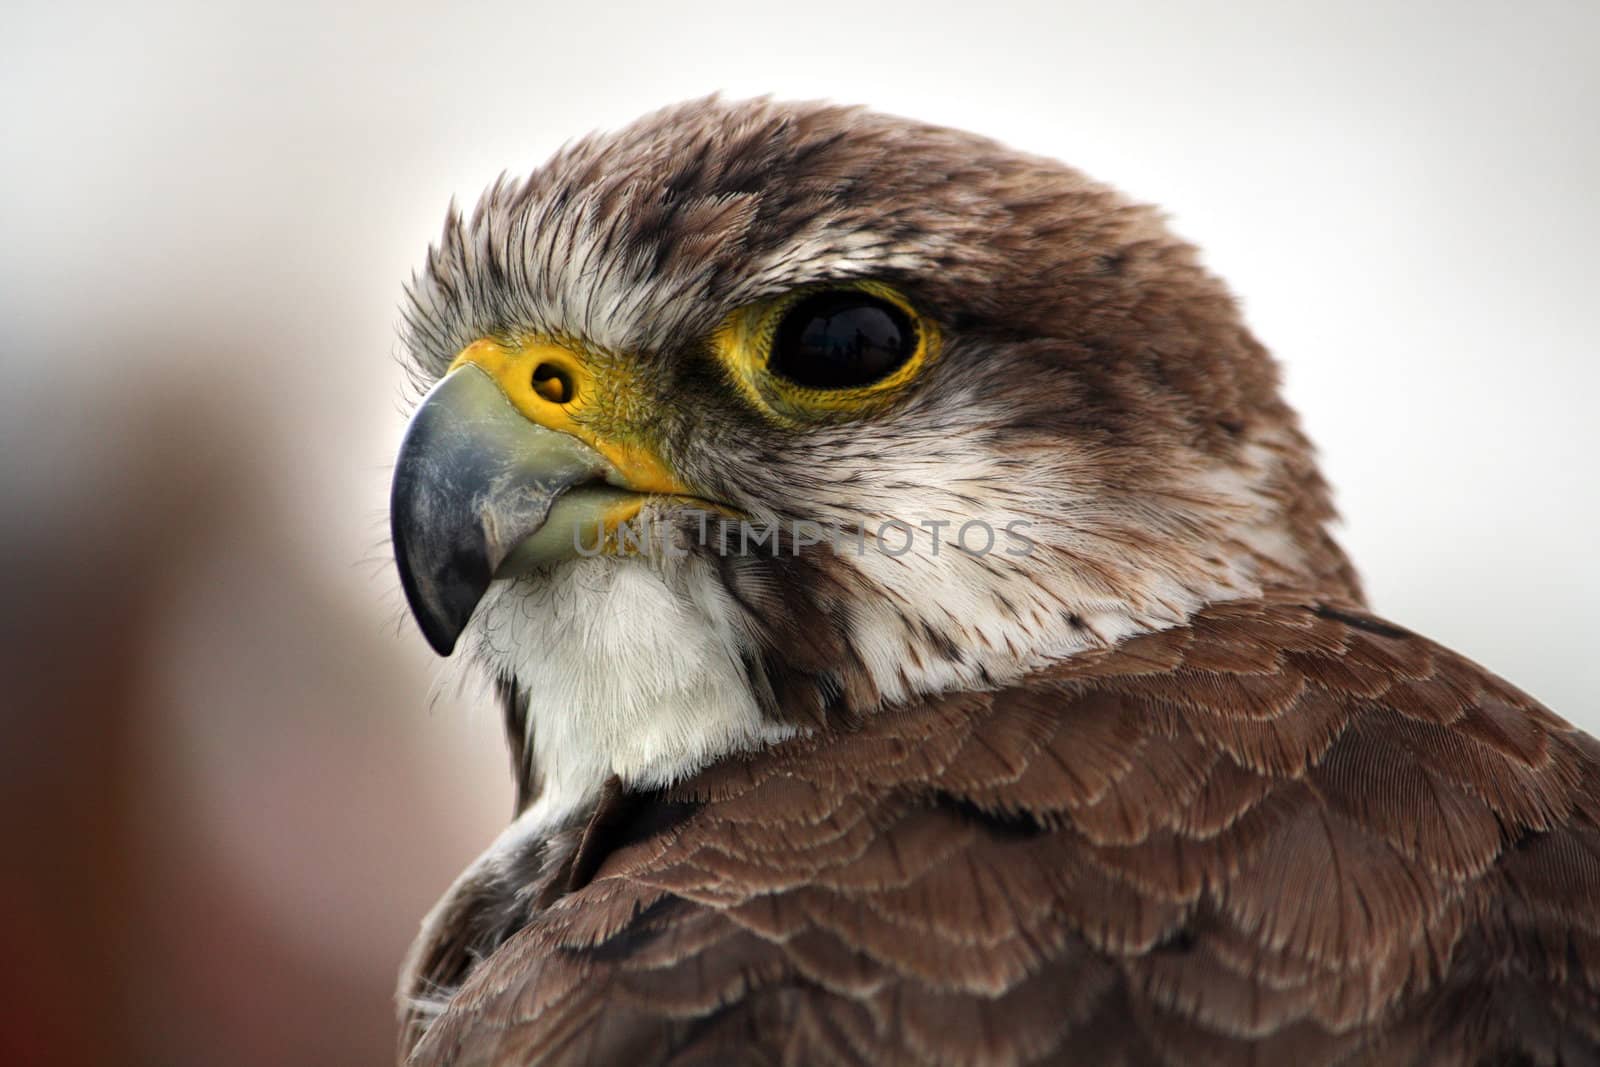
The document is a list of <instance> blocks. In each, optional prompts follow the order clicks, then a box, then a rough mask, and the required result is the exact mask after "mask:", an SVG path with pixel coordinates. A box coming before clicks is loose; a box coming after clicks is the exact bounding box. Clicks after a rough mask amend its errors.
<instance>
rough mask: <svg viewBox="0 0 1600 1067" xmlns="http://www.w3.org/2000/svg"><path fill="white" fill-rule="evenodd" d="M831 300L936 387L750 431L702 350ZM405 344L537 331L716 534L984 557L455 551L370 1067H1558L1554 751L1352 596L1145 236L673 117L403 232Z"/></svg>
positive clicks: (1576, 879) (835, 151) (924, 156)
mask: <svg viewBox="0 0 1600 1067" xmlns="http://www.w3.org/2000/svg"><path fill="white" fill-rule="evenodd" d="M862 280H865V281H870V282H872V283H875V284H876V283H882V284H885V285H888V286H892V287H894V290H895V291H896V292H897V293H900V294H903V295H904V297H905V299H906V300H907V302H908V304H909V305H911V306H914V307H915V308H916V309H917V311H918V313H920V314H922V315H925V316H926V317H927V320H928V321H929V322H930V323H935V324H937V328H938V330H939V332H940V336H941V337H942V339H943V341H942V348H941V351H940V352H939V355H938V358H937V360H934V361H930V363H929V365H928V367H927V368H926V370H924V371H922V372H921V373H920V375H919V376H918V377H917V378H916V380H915V381H913V382H912V383H911V384H909V385H907V386H906V387H905V388H904V390H903V391H902V392H900V393H897V394H895V395H894V397H893V399H892V403H889V404H888V405H887V406H885V407H883V408H881V409H878V408H874V409H872V410H871V411H863V412H862V413H861V414H860V415H859V416H858V417H852V418H849V419H835V418H832V417H830V418H829V419H826V420H819V421H817V422H816V423H815V424H810V423H807V424H800V425H797V424H795V422H794V421H793V420H785V419H783V418H780V417H775V416H774V415H773V414H772V413H771V412H762V411H759V410H756V409H755V408H754V407H753V404H752V402H751V401H750V400H749V398H748V397H747V396H746V395H744V394H741V392H740V391H739V390H738V389H737V388H735V385H734V383H733V382H732V381H731V379H730V376H729V374H728V373H727V372H726V370H725V368H724V367H723V366H722V365H721V364H719V362H718V359H717V356H716V347H715V343H714V342H713V340H712V339H713V338H715V337H716V331H717V330H718V324H719V323H723V322H725V321H727V318H728V316H729V315H730V314H732V313H735V312H736V311H737V310H738V309H739V308H741V307H745V306H749V305H751V304H752V303H759V302H760V301H763V300H769V299H773V298H775V297H779V296H781V294H783V293H785V292H788V291H792V290H794V289H796V288H797V287H811V286H820V285H834V284H844V283H853V282H856V281H862ZM408 321H409V329H408V336H407V341H408V345H409V347H410V349H411V351H412V353H413V355H414V356H415V362H416V370H417V372H418V374H419V376H420V380H421V381H422V383H423V384H430V383H432V382H433V381H434V380H437V379H439V378H440V377H441V376H442V375H444V374H445V373H446V371H447V369H449V368H451V367H452V365H456V366H459V365H460V364H459V360H458V359H457V357H458V354H459V353H462V352H463V351H466V350H468V347H469V346H471V345H473V344H474V343H475V342H478V341H480V340H481V339H483V338H493V339H496V341H497V343H500V344H502V345H504V346H505V347H506V348H507V349H508V350H509V349H511V348H512V347H514V346H515V345H518V344H524V345H525V344H526V343H525V342H524V341H523V340H522V339H525V338H529V337H533V338H540V339H559V340H560V342H561V343H562V344H563V345H566V346H567V347H568V348H569V349H571V350H572V351H575V352H579V353H581V354H582V358H583V359H585V360H588V361H589V362H590V364H592V365H593V366H595V367H599V368H602V370H601V371H599V372H596V373H597V374H603V375H610V376H611V377H609V378H606V379H605V381H606V383H607V385H606V388H608V389H611V390H612V391H611V392H607V393H605V394H604V395H605V397H606V398H607V400H606V403H605V404H603V405H599V406H597V407H595V408H591V409H587V410H586V411H581V412H580V416H581V417H580V418H579V420H578V422H577V423H575V424H574V425H575V426H576V427H577V428H576V429H574V430H573V432H574V433H584V434H592V435H593V436H594V439H596V440H604V441H612V440H619V441H626V442H629V443H630V447H631V446H635V445H637V446H638V447H645V446H648V448H649V450H650V453H651V455H652V456H655V457H659V458H660V460H661V461H662V463H663V464H664V466H665V467H666V468H667V469H670V471H671V472H672V474H673V476H674V478H675V479H677V480H678V482H680V483H681V484H683V485H686V486H689V487H692V490H693V493H694V495H695V497H696V498H699V499H703V500H707V501H712V502H714V503H715V504H716V505H717V506H718V507H721V508H725V509H727V510H728V511H729V512H732V513H737V514H740V515H744V516H752V517H756V518H760V519H763V520H768V521H774V522H777V521H782V520H792V519H796V518H800V519H814V520H826V521H834V522H840V523H843V524H846V525H853V526H857V527H859V526H863V525H875V524H877V523H879V522H881V521H882V520H884V519H885V518H897V517H898V518H904V519H907V520H909V521H911V522H912V523H913V524H916V523H919V522H923V521H925V520H929V519H938V520H940V521H950V522H955V523H958V524H959V523H960V522H962V521H967V520H973V519H982V520H984V521H986V522H991V523H993V524H994V525H996V526H1002V525H1003V524H1004V523H1005V522H1007V521H1013V520H1018V519H1023V520H1026V521H1027V523H1028V527H1027V528H1028V535H1029V537H1030V539H1031V540H1032V542H1033V544H1034V551H1033V552H1031V553H1029V554H1027V555H1025V556H1019V557H1009V556H998V555H981V554H973V553H971V552H963V551H961V550H959V549H958V548H954V547H952V546H950V545H949V544H948V542H946V543H945V544H944V545H943V548H944V551H943V552H942V553H937V554H935V553H932V552H930V551H927V550H926V549H924V550H922V551H918V552H914V553H910V554H908V555H904V556H892V557H891V556H886V555H884V554H882V553H872V552H868V553H864V554H862V553H851V552H845V551H838V550H834V549H831V548H830V547H829V546H828V545H826V544H824V545H801V546H797V545H795V544H794V543H793V542H792V541H784V542H782V543H780V545H779V551H778V552H777V553H776V554H771V553H768V552H764V551H763V552H748V551H746V552H727V551H719V550H717V546H715V545H710V546H708V545H703V544H702V545H699V546H697V547H696V548H695V550H694V551H692V552H691V553H690V554H689V556H688V557H687V558H685V559H681V560H676V559H665V560H664V559H661V558H658V557H655V556H649V557H638V556H633V557H630V556H626V555H621V556H605V557H601V558H596V559H582V560H567V561H564V562H558V563H553V564H549V565H544V566H540V567H538V568H534V569H530V570H528V571H527V572H525V573H518V574H510V575H507V574H500V575H499V577H498V578H497V580H495V581H493V583H492V584H490V585H488V586H487V590H486V592H484V593H483V600H482V602H481V603H480V604H478V606H477V609H476V613H475V614H474V615H473V616H472V619H471V622H470V624H469V625H467V626H466V629H465V631H464V632H463V633H462V635H461V636H462V641H463V642H464V644H463V646H462V647H464V648H465V649H466V651H467V653H468V659H469V661H471V662H474V663H476V664H477V665H478V666H479V668H480V669H483V670H485V671H487V672H488V673H489V674H490V675H491V676H492V677H494V678H495V679H496V680H497V684H498V688H499V694H500V698H501V701H502V704H503V706H504V708H505V712H506V718H507V725H508V732H509V734H510V735H511V740H512V749H513V756H514V764H515V767H516V770H517V774H518V780H519V801H518V810H519V814H518V818H517V820H516V821H515V822H514V823H513V824H512V826H511V827H509V828H508V830H507V831H506V833H505V834H504V835H502V837H501V839H500V840H499V841H498V842H496V843H495V845H494V846H492V847H491V848H490V849H489V850H488V851H487V852H486V853H485V854H484V856H483V857H482V858H481V859H480V860H479V861H478V862H477V863H476V864H474V865H473V867H472V868H470V869H469V870H468V871H467V872H466V873H464V874H463V876H462V878H461V879H460V880H459V881H458V883H457V885H456V886H455V887H453V888H452V890H451V891H450V892H449V893H448V894H446V896H445V898H444V899H443V900H442V901H441V902H440V904H439V906H438V908H436V909H435V911H434V913H433V914H432V915H431V916H430V917H429V919H428V920H427V922H426V923H425V925H424V930H423V934H422V936H421V938H420V939H419V940H418V942H417V945H416V946H415V947H414V949H413V953H412V957H411V959H410V960H409V961H408V965H407V969H406V974H405V976H404V977H403V979H402V987H401V995H402V1005H403V1008H404V1011H405V1013H406V1023H405V1031H404V1035H403V1039H402V1054H403V1055H404V1056H409V1058H410V1060H411V1062H414V1063H417V1064H430V1065H432V1064H439V1065H443V1064H484V1065H496V1067H509V1065H513V1064H524V1063H668V1062H670V1063H745V1062H748V1063H807V1064H809V1063H900V1062H906V1063H921V1062H927V1063H978V1062H981V1063H1006V1064H1010V1063H1127V1064H1144V1063H1170V1064H1219V1065H1221V1064H1234V1063H1240V1064H1244V1063H1251V1064H1254V1063H1293V1064H1295V1065H1296V1067H1313V1065H1317V1064H1332V1063H1351V1062H1363V1063H1365V1062H1378V1063H1395V1064H1433V1063H1439V1064H1463V1065H1467V1064H1472V1065H1477V1064H1499V1063H1524V1062H1525V1063H1538V1064H1554V1063H1561V1064H1584V1063H1600V745H1597V744H1596V742H1595V741H1594V740H1592V739H1591V738H1589V737H1587V736H1585V735H1583V734H1581V733H1579V732H1577V731H1575V730H1574V729H1572V728H1571V727H1569V726H1567V725H1566V724H1565V723H1563V722H1562V721H1561V720H1559V719H1558V718H1556V717H1555V716H1553V715H1552V714H1550V713H1549V712H1548V711H1546V710H1545V709H1543V708H1542V707H1540V706H1539V705H1538V704H1537V703H1535V702H1534V701H1532V700H1531V699H1529V698H1528V697H1526V696H1524V695H1523V694H1521V693H1520V692H1518V691H1517V690H1515V689H1513V688H1512V687H1510V686H1509V685H1507V684H1506V683H1504V682H1502V681H1501V680H1499V679H1498V678H1495V677H1494V676H1493V675H1491V674H1489V673H1487V672H1486V671H1484V670H1483V669H1481V668H1479V667H1477V666H1476V665H1474V664H1472V663H1469V662H1467V661H1466V660H1464V659H1462V658H1461V657H1459V656H1457V655H1455V654H1453V653H1451V652H1449V651H1447V650H1445V649H1442V648H1440V647H1439V646H1437V645H1434V644H1432V643H1431V642H1429V641H1427V640H1426V639H1424V638H1421V637H1418V636H1416V635H1413V634H1411V633H1409V632H1407V631H1405V630H1403V629H1400V628H1398V627H1396V626H1394V625H1391V624H1390V623H1387V622H1385V621H1383V620H1381V619H1378V618H1375V617H1373V616H1372V615H1370V614H1369V613H1368V612H1367V610H1366V609H1365V608H1364V606H1363V603H1362V599H1361V594H1360V590H1359V586H1358V584H1357V580H1356V577H1355V574H1354V571H1353V569H1352V568H1351V566H1350V564H1349V562H1348V561H1347V559H1346V558H1345V556H1344V555H1343V553H1342V552H1341V551H1340V550H1339V548H1338V546H1337V545H1336V544H1335V543H1334V542H1333V540H1332V539H1331V538H1330V537H1329V535H1328V533H1327V531H1326V529H1325V524H1326V523H1327V522H1328V521H1329V520H1330V519H1331V517H1332V509H1331V506H1330V504H1329V500H1328V493H1327V489H1326V487H1325V485H1324V483H1323V482H1322V480H1321V478H1320V476H1319V475H1318V473H1317V470H1316V466H1315V463H1314V460H1313V458H1312V456H1311V451H1310V448H1309V445H1308V444H1307V442H1306V440H1305V438H1304V437H1303V436H1302V434H1301V433H1300V431H1299V429H1298V427H1297V425H1296V422H1295V419H1294V416H1293V414H1292V413H1291V412H1290V411H1289V410H1288V408H1287V407H1286V406H1285V405H1284V403H1283V401H1282V400H1281V398H1280V396H1279V394H1278V389H1277V376H1276V371H1275V368H1274V367H1273V365H1272V362H1271V360H1270V359H1269V357H1268V356H1267V354H1266V353H1265V351H1264V350H1263V349H1262V348H1261V346H1260V345H1258V344H1257V343H1256V342H1255V341H1254V340H1253V339H1252V338H1251V337H1250V335H1249V333H1248V332H1247V331H1246V329H1245V328H1244V327H1243V325H1242V324H1241V322H1240V320H1239V317H1238V314H1237V311H1236V309H1235V306H1234V303H1233V301H1232V299H1231V298H1230V297H1229V295H1228V294H1227V292H1226V290H1225V289H1224V288H1223V287H1222V285H1221V284H1220V283H1219V282H1217V281H1216V280H1215V279H1214V278H1212V277H1211V276H1210V275H1209V274H1207V273H1206V272H1205V271H1204V270H1203V269H1202V268H1201V267H1200V266H1199V265H1198V264H1197V261H1196V258H1195V255H1194V253H1193V251H1192V250H1191V249H1190V248H1189V247H1188V246H1186V245H1184V244H1183V243H1182V242H1180V241H1178V240H1177V239H1175V238H1174V237H1172V236H1171V235H1169V234H1168V233H1166V232H1165V230H1164V229H1163V228H1162V227H1161V226H1160V224H1159V221H1158V220H1157V219H1156V217H1155V216H1154V214H1153V213H1152V212H1151V211H1150V210H1149V209H1147V208H1144V207H1140V206H1137V205H1132V204H1129V203H1128V202H1127V201H1125V200H1123V199H1122V198H1121V197H1119V196H1118V195H1117V194H1115V193H1114V192H1112V191H1110V190H1108V189H1106V188H1105V187H1103V186H1100V185H1097V184H1094V183H1092V182H1090V181H1088V180H1087V179H1085V178H1083V177H1081V176H1080V175H1078V174H1076V173H1075V172H1073V171H1071V170H1069V169H1067V168H1065V167H1062V166H1061V165H1060V164H1057V163H1054V162H1051V161H1048V160H1042V159H1038V158H1035V157H1030V156H1025V155H1022V154H1019V153H1015V152H1012V151H1010V150H1008V149H1005V148H1003V147H1001V146H998V145H995V144H994V143H992V142H989V141H986V140H983V139H981V138H977V137H973V136H971V135H967V134H962V133H958V132H954V131H948V130H942V129H937V128H931V127H927V126H922V125H917V124H914V123H910V122H906V121H904V120H899V119H893V118H887V117H884V116H878V115H873V114H870V113H866V112H861V111H857V110H851V109H840V108H831V107H824V106H818V105H780V104H775V103H770V102H766V101H756V102H749V103H725V102H721V101H716V100H710V101H698V102H695V103H692V104H688V105H683V106H681V107H678V108H675V109H671V110H668V111H666V112H662V113H660V114H658V115H654V116H650V117H648V118H646V119H644V120H641V122H639V123H637V124H635V125H634V126H632V127H630V128H628V129H627V130H624V131H622V132H621V133H618V134H615V135H610V136H606V137H599V138H592V139H589V140H586V141H583V142H580V143H578V144H577V145H575V146H573V147H571V148H569V149H567V150H565V151H564V152H563V153H561V154H560V155H558V156H557V157H556V158H555V159H554V160H552V161H551V163H550V164H548V165H547V166H546V167H545V168H543V169H541V170H540V171H539V172H537V173H536V174H535V175H533V176H532V177H531V178H529V179H528V180H526V181H525V182H502V183H500V184H499V185H497V186H496V187H495V188H494V189H492V190H491V191H490V192H489V193H488V194H486V196H485V198H484V201H483V203H482V204H481V205H480V206H479V208H478V209H477V211H476V212H475V213H474V215H473V216H472V217H471V218H469V219H464V220H463V219H458V218H455V217H452V219H451V220H450V222H449V223H448V224H447V226H446V230H445V235H444V238H443V239H442V241H441V243H440V245H439V246H438V247H437V249H436V250H434V252H433V253H432V254H431V255H430V257H429V261H428V265H427V267H426V269H425V270H424V271H423V272H422V274H421V275H420V276H419V277H418V278H417V279H416V280H415V281H414V283H413V286H412V288H411V304H410V313H409V316H408ZM540 343H545V342H544V341H543V340H541V341H540ZM586 365H588V364H586ZM454 373H457V374H459V373H462V372H461V371H455V372H454ZM467 373H476V372H474V371H471V370H470V368H469V370H468V371H467ZM618 382H622V383H625V384H626V389H624V388H623V387H622V386H621V385H618V384H616V383H618ZM586 439H587V438H586ZM645 513H646V514H648V515H650V516H652V517H654V518H656V519H658V520H659V521H661V522H663V523H665V524H666V525H667V526H668V527H670V528H671V529H675V530H678V531H680V532H682V531H683V530H685V529H686V528H687V526H686V523H687V519H686V517H685V514H684V513H683V511H682V508H681V507H679V506H677V505H673V504H672V503H671V501H670V500H666V499H662V498H659V497H658V498H653V499H652V502H651V503H649V504H647V505H645ZM484 580H485V581H488V579H484ZM414 603H415V602H414Z"/></svg>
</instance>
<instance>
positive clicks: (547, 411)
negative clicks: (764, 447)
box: [450, 338, 691, 496]
mask: <svg viewBox="0 0 1600 1067" xmlns="http://www.w3.org/2000/svg"><path fill="white" fill-rule="evenodd" d="M469 363H470V364H473V365H474V366H477V367H479V368H480V369H482V370H483V371H485V372H486V373H487V374H488V375H489V376H490V377H491V378H493V379H494V380H495V382H496V384H498V385H499V386H500V389H501V391H502V392H504V393H505V395H506V397H507V399H509V400H510V401H511V403H512V404H513V405H514V406H515V407H516V409H517V410H518V411H520V412H522V414H524V415H526V416H527V417H528V418H529V419H530V420H532V421H533V422H536V423H538V424H539V425H540V426H543V427H545V428H546V429H549V430H555V431H558V432H560V433H566V434H571V435H572V436H573V437H576V438H577V439H578V440H580V441H582V442H583V443H584V444H586V445H588V446H589V447H590V448H592V449H594V450H595V451H596V452H599V453H600V454H601V455H602V456H604V457H605V458H606V459H608V460H609V461H610V462H611V465H612V466H614V467H615V468H616V469H617V473H618V474H620V475H621V476H622V477H623V478H624V479H625V480H626V481H627V483H628V488H630V489H633V490H636V491H637V492H640V493H658V494H663V495H676V496H686V495H691V494H690V491H689V489H688V488H687V487H686V486H684V484H683V483H682V482H680V481H679V480H678V478H677V477H676V476H675V475H674V474H673V473H672V471H671V470H670V469H668V467H667V465H666V463H665V462H664V461H663V460H662V459H661V458H660V456H658V455H657V454H656V452H655V451H654V450H653V449H652V448H650V447H648V446H647V445H645V444H644V443H642V442H641V441H640V440H639V438H638V435H637V428H638V427H640V426H642V425H644V424H646V422H647V421H648V420H647V419H646V418H645V417H644V416H645V415H646V414H647V409H648V405H649V404H650V402H651V401H650V399H649V396H648V394H646V393H645V392H644V391H643V390H642V389H640V388H639V386H638V384H637V382H636V381H635V380H634V378H633V377H632V375H631V374H630V372H629V370H628V369H627V368H626V367H624V366H623V365H621V364H620V362H619V361H618V360H616V359H614V358H611V357H608V356H605V355H603V354H597V353H591V352H588V351H581V350H580V349H579V348H578V346H575V345H565V344H558V343H555V342H552V341H546V340H532V341H528V342H526V343H522V344H517V345H503V344H501V343H500V342H499V341H495V340H492V339H490V338H483V339H482V340H478V341H474V342H473V343H472V344H470V345H468V346H467V347H466V348H464V349H462V350H461V354H460V355H458V356H457V357H456V358H455V362H453V363H452V364H451V365H450V370H455V369H456V368H457V367H460V366H464V365H466V364H469Z"/></svg>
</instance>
